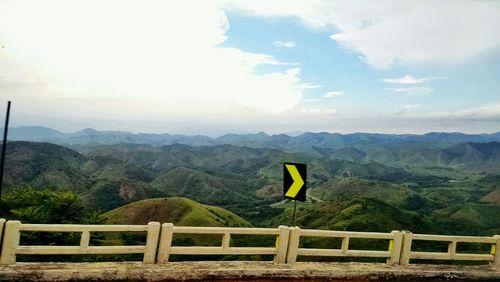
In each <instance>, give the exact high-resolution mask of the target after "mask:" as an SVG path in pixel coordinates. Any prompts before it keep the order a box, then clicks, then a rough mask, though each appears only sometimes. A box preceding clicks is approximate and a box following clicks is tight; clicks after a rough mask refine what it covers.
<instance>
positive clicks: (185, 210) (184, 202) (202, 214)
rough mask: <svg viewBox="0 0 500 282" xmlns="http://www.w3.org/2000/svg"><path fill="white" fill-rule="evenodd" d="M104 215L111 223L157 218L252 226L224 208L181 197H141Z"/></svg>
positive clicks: (180, 222) (191, 223) (194, 223)
mask: <svg viewBox="0 0 500 282" xmlns="http://www.w3.org/2000/svg"><path fill="white" fill-rule="evenodd" d="M104 216H105V217H106V219H107V222H108V223H110V224H147V223H148V222H150V221H157V222H160V223H166V222H171V223H173V224H175V225H184V226H226V227H247V226H250V223H249V222H247V221H246V220H244V219H243V218H241V217H239V216H237V215H236V214H234V213H232V212H230V211H227V210H225V209H223V208H219V207H215V206H209V205H203V204H200V203H198V202H195V201H193V200H190V199H188V198H182V197H171V198H156V199H146V200H141V201H137V202H133V203H130V204H127V205H125V206H122V207H119V208H116V209H114V210H111V211H109V212H107V213H105V214H104Z"/></svg>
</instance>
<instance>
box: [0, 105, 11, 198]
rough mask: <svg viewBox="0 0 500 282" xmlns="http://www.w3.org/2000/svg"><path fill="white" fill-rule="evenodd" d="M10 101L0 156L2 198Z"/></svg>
mask: <svg viewBox="0 0 500 282" xmlns="http://www.w3.org/2000/svg"><path fill="white" fill-rule="evenodd" d="M10 103H11V102H10V101H8V102H7V116H6V117H5V127H4V128H3V143H2V155H1V156H0V159H1V161H0V197H2V188H3V169H4V167H5V153H6V151H7V133H8V131H9V116H10Z"/></svg>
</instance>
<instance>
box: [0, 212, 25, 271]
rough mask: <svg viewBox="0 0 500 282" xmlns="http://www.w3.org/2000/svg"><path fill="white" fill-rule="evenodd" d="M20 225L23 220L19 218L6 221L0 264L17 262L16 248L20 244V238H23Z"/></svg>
mask: <svg viewBox="0 0 500 282" xmlns="http://www.w3.org/2000/svg"><path fill="white" fill-rule="evenodd" d="M20 227H21V222H20V221H18V220H9V221H7V223H5V231H4V232H5V234H4V238H3V244H2V254H1V256H0V264H14V263H16V248H17V247H18V246H19V240H20V239H21V234H20V233H19V229H20Z"/></svg>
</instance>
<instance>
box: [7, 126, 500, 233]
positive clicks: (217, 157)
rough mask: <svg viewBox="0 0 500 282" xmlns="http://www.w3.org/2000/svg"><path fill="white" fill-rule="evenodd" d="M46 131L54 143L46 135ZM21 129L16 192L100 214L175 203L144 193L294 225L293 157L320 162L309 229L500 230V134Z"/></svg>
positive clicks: (13, 154) (13, 175) (11, 165)
mask: <svg viewBox="0 0 500 282" xmlns="http://www.w3.org/2000/svg"><path fill="white" fill-rule="evenodd" d="M23 132H24V133H23ZM30 132H31V133H33V134H32V135H31V137H29V136H28V135H29V134H31V133H30ZM21 133H22V134H24V135H22V134H21ZM35 135H36V136H38V137H36V138H46V139H48V140H50V141H51V142H40V141H36V142H35V141H33V140H34V139H36V138H35V137H34V136H35ZM70 135H71V136H70ZM10 136H11V138H10V140H14V139H23V138H24V139H27V140H28V141H10V142H9V143H8V146H7V158H6V163H5V173H6V174H5V190H6V192H8V191H12V190H14V189H20V188H22V187H31V188H32V189H46V188H49V189H53V190H57V191H68V190H69V191H73V192H76V193H77V194H79V195H80V196H81V197H82V199H83V200H84V203H85V206H86V207H88V208H89V209H92V210H96V211H100V212H109V211H111V210H113V209H117V208H118V209H120V207H122V206H124V205H127V204H128V205H129V207H133V208H134V209H135V208H138V207H140V208H141V209H143V208H144V209H145V210H150V208H149V207H150V203H153V202H154V203H155V204H154V205H151V206H154V207H155V208H156V205H157V204H158V203H163V202H162V201H160V200H158V201H153V202H151V201H150V202H147V201H146V202H141V200H144V199H150V198H165V197H186V198H189V199H191V200H194V201H196V202H199V203H201V204H204V205H213V206H218V207H221V208H224V209H227V210H228V211H230V212H232V213H235V214H237V215H238V216H241V217H242V218H243V219H244V220H246V221H248V222H249V224H252V225H255V226H276V225H277V224H289V222H288V221H289V219H290V217H291V212H292V207H293V205H292V204H291V203H289V202H287V201H283V199H282V190H283V187H282V174H283V171H282V169H283V162H301V163H306V164H307V166H308V178H307V183H308V187H309V191H308V200H307V202H306V203H304V204H301V205H299V207H298V213H299V214H298V217H297V222H298V223H299V224H300V225H301V226H304V227H310V228H327V229H335V230H344V229H345V230H362V231H390V230H391V229H398V230H401V229H407V230H412V231H414V232H427V233H453V234H467V235H474V234H485V235H486V234H496V233H498V232H500V225H499V222H498V220H497V218H498V214H499V213H500V205H499V204H500V202H499V200H498V199H499V197H498V195H500V169H499V168H500V142H498V140H497V139H498V133H497V134H482V135H467V134H461V133H430V134H426V135H385V134H361V133H359V134H347V135H340V134H331V133H305V134H303V135H300V136H295V137H291V136H287V135H272V136H269V135H266V134H264V133H259V134H253V135H234V134H233V135H226V136H222V137H219V138H210V137H206V136H177V137H175V138H177V139H176V141H179V142H174V141H172V140H173V139H170V141H168V142H173V143H171V144H170V143H169V144H168V145H162V143H161V142H167V141H165V140H167V139H162V140H163V141H161V142H160V141H158V143H153V142H150V143H148V142H145V141H144V140H146V139H147V140H153V139H154V138H156V140H161V138H163V137H165V138H167V137H168V136H170V137H172V136H173V135H147V136H150V137H152V138H150V139H148V138H145V139H143V141H144V142H143V141H140V140H139V139H137V138H139V137H138V136H142V135H141V134H131V133H123V132H122V133H116V132H97V131H94V130H84V131H82V132H80V133H74V134H64V133H60V132H58V131H54V130H51V129H48V130H47V129H46V128H39V127H37V128H34V130H30V129H29V128H27V127H23V128H17V129H16V128H14V129H12V130H11V135H10ZM23 136H24V137H23ZM110 136H111V137H110ZM117 136H121V137H120V138H131V139H127V140H132V141H130V142H126V141H123V140H125V139H120V138H118V137H117ZM124 136H128V137H124ZM131 136H132V137H131ZM162 136H163V137H162ZM28 137H29V138H32V139H29V138H28ZM170 137H169V138H170ZM181 137H182V138H181ZM117 138H118V139H117ZM134 138H136V139H134ZM141 138H142V137H141ZM172 138H173V137H172ZM56 139H57V140H59V141H57V140H56ZM68 140H80V141H78V142H74V143H72V142H68ZM106 140H107V141H106ZM117 140H122V141H123V142H122V141H117ZM195 140H198V141H196V142H195ZM202 140H204V141H202ZM278 140H281V141H278ZM188 141H189V142H190V143H189V144H186V143H188ZM176 199H177V198H176ZM176 201H178V200H176ZM188 201H189V200H187V199H186V200H182V203H185V204H186V203H190V202H188ZM174 202H175V201H174ZM134 203H137V204H136V205H134ZM176 203H177V202H176ZM179 203H180V202H179ZM187 206H192V205H191V204H189V205H187ZM159 208H161V207H159ZM211 209H212V210H213V208H211ZM125 210H126V209H122V211H125ZM167 210H168V211H170V209H167ZM185 211H186V212H187V209H186V210H185ZM171 212H174V213H175V212H178V213H180V214H178V215H179V216H180V217H179V218H182V217H183V216H184V215H187V213H186V214H184V213H182V212H181V211H176V210H175V211H171ZM122 214H123V213H122ZM125 214H126V212H125ZM144 214H147V212H144ZM144 214H143V215H144ZM207 215H208V214H207ZM210 217H211V216H210ZM189 218H191V217H189ZM141 220H148V219H147V218H142V217H141ZM220 220H222V219H220ZM206 222H208V221H206Z"/></svg>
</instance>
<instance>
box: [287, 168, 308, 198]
mask: <svg viewBox="0 0 500 282" xmlns="http://www.w3.org/2000/svg"><path fill="white" fill-rule="evenodd" d="M285 166H286V169H288V171H289V172H290V175H291V176H292V179H293V183H292V186H290V189H288V191H287V192H286V194H285V196H287V197H290V198H295V196H297V194H298V193H299V191H300V188H302V186H303V185H304V180H302V177H301V176H300V173H299V171H298V170H297V167H296V166H294V165H289V164H285Z"/></svg>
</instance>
